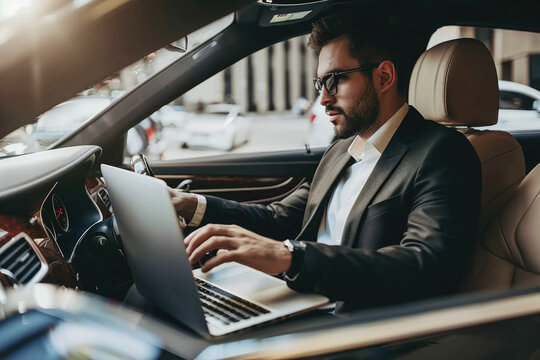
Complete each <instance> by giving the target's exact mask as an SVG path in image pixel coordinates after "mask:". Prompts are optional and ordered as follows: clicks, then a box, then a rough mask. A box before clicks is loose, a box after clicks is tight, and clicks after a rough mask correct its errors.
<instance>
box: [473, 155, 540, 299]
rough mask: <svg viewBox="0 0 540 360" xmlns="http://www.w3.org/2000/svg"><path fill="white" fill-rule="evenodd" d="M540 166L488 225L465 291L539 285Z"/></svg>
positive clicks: (528, 176) (531, 173) (529, 175)
mask: <svg viewBox="0 0 540 360" xmlns="http://www.w3.org/2000/svg"><path fill="white" fill-rule="evenodd" d="M539 223H540V165H537V166H536V167H535V168H534V169H533V170H532V171H531V172H530V173H529V174H528V175H527V177H526V178H525V179H524V180H523V182H522V183H521V184H520V185H519V187H518V188H517V189H516V191H515V192H514V194H513V195H512V196H511V198H510V200H509V201H508V202H507V203H506V204H505V206H504V207H503V208H502V209H501V211H500V212H499V213H498V214H497V215H496V216H495V217H494V218H493V219H492V221H491V222H490V223H489V225H488V226H487V227H486V230H485V232H484V236H483V237H482V241H481V243H480V246H479V247H478V249H477V251H476V254H475V257H474V260H473V268H472V270H471V271H470V273H469V276H468V278H467V280H466V283H465V290H483V289H497V290H504V289H508V288H510V287H513V286H529V285H539V284H540V224H539Z"/></svg>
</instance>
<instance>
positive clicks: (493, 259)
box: [0, 0, 540, 358]
mask: <svg viewBox="0 0 540 360" xmlns="http://www.w3.org/2000/svg"><path fill="white" fill-rule="evenodd" d="M160 3H161V2H160ZM163 3H166V2H163ZM194 3H196V1H195V2H194ZM350 3H354V4H356V5H361V6H365V7H366V8H368V9H369V10H370V11H382V12H387V13H388V14H389V18H391V19H392V21H391V23H392V25H393V26H395V27H396V28H403V29H405V30H406V31H407V32H408V33H409V34H410V36H409V37H408V39H409V43H408V44H407V47H406V48H407V54H406V57H407V58H408V59H409V60H410V68H411V69H412V75H411V78H410V81H409V96H408V102H409V104H410V105H412V106H414V107H415V108H416V109H417V110H418V111H419V112H420V113H421V114H422V115H423V116H424V117H425V118H426V119H428V120H431V121H435V122H438V123H440V124H443V125H445V126H449V127H453V128H456V129H457V130H458V131H460V132H462V133H463V134H464V135H465V136H466V137H467V138H468V139H469V141H470V142H471V144H472V145H473V147H474V148H475V150H476V152H477V154H478V157H479V159H480V161H481V166H482V195H481V216H480V221H479V226H478V233H477V244H475V250H474V256H473V257H472V259H471V266H470V269H469V270H468V271H467V276H466V279H465V281H464V284H463V287H462V291H461V294H455V295H457V296H458V297H459V296H463V294H465V295H467V294H471V293H476V294H478V292H485V293H487V294H489V293H490V292H491V293H493V292H505V291H506V292H508V291H509V290H511V289H521V288H525V287H533V286H537V285H539V284H540V242H539V240H540V239H539V231H538V225H537V223H538V221H539V220H540V196H539V194H540V165H539V164H540V131H536V132H526V133H512V134H510V133H508V132H504V131H493V130H482V127H483V126H489V125H493V124H495V123H496V122H497V116H498V115H497V114H498V107H499V98H498V84H497V80H498V76H497V71H496V67H495V64H494V60H493V55H492V54H491V53H490V52H489V50H488V49H487V48H486V46H485V45H484V44H483V43H482V42H481V41H479V40H476V39H458V40H451V41H447V42H443V43H441V44H439V45H436V46H434V47H432V48H430V49H428V50H425V49H426V45H427V42H428V40H429V37H430V35H431V34H432V33H433V32H434V31H435V30H436V29H437V28H439V27H441V26H443V25H471V26H485V27H493V28H511V29H516V30H527V31H535V32H540V25H538V20H537V16H535V14H538V11H534V10H539V6H538V5H536V4H533V3H532V2H517V3H515V4H510V3H509V2H505V1H495V2H488V1H483V0H482V1H473V2H471V1H457V2H455V3H451V2H448V3H432V2H431V1H427V0H415V1H408V2H398V1H381V2H375V1H352V2H347V1H331V0H329V1H314V2H303V1H296V2H287V1H283V2H281V1H274V2H272V1H269V0H268V1H262V0H261V1H259V2H258V3H254V2H252V1H236V2H231V4H228V5H223V7H222V8H219V9H217V10H215V11H214V13H212V14H211V15H209V17H208V18H206V19H202V20H200V21H199V20H193V22H192V23H189V24H188V23H186V24H184V25H182V26H180V25H178V26H176V27H173V28H171V29H166V28H162V27H159V26H162V25H156V26H158V27H159V29H161V30H160V31H162V32H163V33H161V35H162V36H160V37H159V38H160V42H157V41H152V40H151V39H147V38H145V39H143V41H141V44H139V45H138V48H137V51H133V52H132V53H129V54H124V55H122V57H121V58H119V59H116V60H114V61H113V60H110V63H107V64H103V66H101V67H99V68H100V69H93V70H92V73H91V74H86V75H85V77H84V78H83V79H81V80H80V81H81V82H82V83H85V84H86V85H88V83H91V82H92V81H94V80H96V78H98V77H99V76H105V75H109V74H110V73H111V72H112V71H116V70H117V69H116V68H115V69H114V70H113V68H114V67H118V66H119V65H120V63H122V65H127V64H129V63H130V61H134V60H135V59H136V58H137V56H139V57H140V55H141V54H144V53H145V52H148V51H149V50H154V49H155V46H158V45H159V46H164V45H166V44H167V43H171V42H172V41H173V40H174V39H176V38H177V37H178V36H180V35H185V34H186V33H188V32H189V31H191V30H193V29H196V28H197V27H200V26H201V25H204V21H206V22H208V21H211V20H215V19H216V18H218V17H220V16H223V15H225V14H226V13H228V12H230V11H232V10H236V12H235V19H234V21H233V22H232V24H231V25H230V26H229V27H227V28H226V29H225V30H224V31H222V32H220V33H219V34H217V35H216V36H215V37H213V38H211V39H209V40H208V41H206V42H205V43H203V44H200V45H198V46H197V47H196V48H194V49H192V50H189V51H190V52H189V55H190V56H184V57H182V58H180V59H179V60H178V61H176V62H174V63H172V64H171V65H170V66H167V67H166V68H164V69H163V70H162V71H160V72H159V73H157V74H156V75H154V76H153V77H151V78H150V79H148V80H147V81H145V82H143V83H141V84H139V85H138V86H137V87H135V88H134V89H132V90H131V91H129V92H128V93H127V94H125V95H124V96H123V97H121V98H119V99H118V100H116V101H114V102H113V103H112V104H111V105H110V106H109V107H108V108H106V109H105V110H103V111H102V112H100V113H99V114H97V115H96V116H95V117H94V118H93V119H92V120H91V121H89V122H87V123H85V124H84V125H82V126H81V127H80V128H78V129H77V130H76V131H75V132H73V133H71V134H70V135H68V136H65V137H63V138H62V139H60V140H59V141H57V142H55V143H54V144H53V145H51V146H50V148H49V149H48V150H46V151H41V152H35V153H29V154H24V155H17V156H7V157H3V158H0V172H1V173H2V174H3V176H2V181H1V182H0V285H2V286H3V287H5V288H6V289H8V290H9V291H12V290H14V289H16V288H22V287H23V286H24V287H31V286H32V285H35V284H37V283H50V284H54V285H56V286H60V287H64V288H68V289H76V290H77V291H78V292H79V293H82V294H89V296H90V297H92V296H94V295H99V296H102V297H104V298H106V299H109V301H115V302H121V301H122V300H123V299H124V297H125V295H126V293H127V292H128V290H129V288H130V287H131V286H132V285H133V279H132V275H131V273H130V269H129V267H128V265H127V262H126V260H125V256H124V253H123V245H122V238H121V234H120V233H119V231H118V228H117V225H116V223H115V218H114V209H113V207H112V206H111V202H110V198H109V193H108V190H107V186H106V184H105V182H104V180H103V178H102V176H101V173H100V170H99V169H100V165H101V164H110V165H113V166H118V167H123V168H126V169H127V168H129V164H128V163H126V161H125V154H124V144H125V139H126V132H127V131H128V129H129V128H131V127H132V126H135V125H136V124H138V123H139V122H140V121H141V120H143V119H144V118H146V117H147V116H149V115H150V114H151V113H153V112H154V111H156V110H157V109H159V108H160V107H161V106H163V105H165V104H168V103H169V102H171V101H172V100H173V99H176V98H177V97H178V96H180V95H181V94H183V93H185V92H186V91H188V90H189V89H191V88H193V87H194V86H196V85H197V84H199V83H201V82H202V81H204V80H206V79H207V78H209V77H211V76H212V75H214V74H216V73H217V72H219V71H221V70H223V69H225V68H226V67H228V66H230V65H232V64H234V63H236V62H237V61H238V60H241V59H243V58H244V57H246V56H248V55H250V54H252V53H254V52H256V51H258V50H260V49H262V48H264V47H266V46H269V45H272V44H275V43H277V42H279V41H283V40H286V39H288V38H291V37H294V36H298V35H303V34H306V33H309V32H310V31H311V22H312V21H313V19H315V18H317V17H319V16H323V15H324V14H327V13H330V12H332V11H334V10H335V9H336V8H338V7H347V6H351V4H350ZM161 5H163V4H161ZM161 5H160V7H159V8H160V10H164V6H165V5H163V6H161ZM87 6H90V5H87ZM169 6H171V7H172V9H173V10H180V8H181V6H180V5H170V4H169ZM183 6H184V7H185V8H184V9H183V10H185V9H188V8H190V6H194V8H193V9H194V11H195V10H200V8H197V6H200V5H192V4H191V2H190V3H189V4H184V5H183ZM464 8H465V9H468V11H463V9H464ZM418 9H422V11H418ZM83 10H85V7H84V6H82V7H81V8H80V9H77V10H76V11H83ZM132 10H133V12H134V14H136V15H139V16H142V13H143V12H146V11H148V10H149V7H144V8H141V9H138V10H137V9H135V8H134V9H132ZM165 10H166V8H165ZM139 12H140V13H139ZM293 12H294V13H301V12H307V15H305V16H304V17H302V18H299V19H297V20H291V21H288V22H283V23H279V24H276V23H275V22H273V21H272V19H274V18H275V16H277V15H280V14H284V13H293ZM128 14H129V12H128ZM425 14H429V16H425ZM152 19H153V20H152V23H154V22H157V21H158V19H154V18H152ZM60 20H61V19H60ZM111 21H112V20H111ZM92 26H96V25H95V24H94V23H93V24H92ZM111 26H112V25H111ZM89 27H90V26H89ZM188 28H189V29H188ZM405 30H404V31H405ZM119 36H126V38H127V35H126V34H120V35H119ZM175 36H176V37H175ZM156 37H158V36H157V35H156ZM120 43H121V44H122V45H121V46H120V47H119V49H120V50H123V49H124V46H127V45H126V44H124V42H122V41H120ZM238 44H241V46H239V45H238ZM68 45H69V44H65V46H68ZM2 46H3V45H2V44H0V48H2ZM58 46H63V45H58ZM119 49H114V52H116V51H117V50H119ZM21 51H22V50H21ZM28 51H29V52H30V53H31V52H32V51H31V49H30V50H28ZM85 51H87V50H84V51H83V52H85ZM111 52H113V49H111ZM21 54H22V53H21ZM15 55H16V54H15ZM15 55H13V56H15ZM21 56H22V55H21ZM51 56H53V55H51ZM1 63H2V62H1V61H0V64H1ZM13 66H14V65H13ZM6 69H7V70H9V68H8V67H6V68H5V69H3V70H2V69H1V68H0V74H2V73H3V71H7V70H6ZM98 70H101V73H100V72H99V71H98ZM21 71H22V70H21ZM14 74H15V73H14ZM68 74H70V75H69V76H74V75H73V72H68ZM13 78H14V79H15V80H13V81H19V78H17V77H16V76H15V75H14V76H13ZM10 79H11V78H10ZM9 81H12V80H9ZM9 81H6V83H8V82H9ZM62 81H63V82H68V80H67V78H65V77H64V76H62ZM4 86H8V85H6V84H4ZM77 86H79V87H80V86H81V85H75V84H74V85H73V86H68V87H66V89H65V90H64V91H63V92H60V93H58V94H54V95H51V99H48V100H47V101H45V100H40V101H39V104H38V105H36V106H35V107H32V108H28V109H26V110H24V111H22V112H21V114H18V115H17V116H16V118H17V119H21V118H24V116H27V118H35V116H37V114H39V113H40V112H42V111H44V110H46V109H47V108H49V107H51V106H53V103H54V102H55V101H56V103H58V102H59V101H61V100H66V99H65V98H67V97H68V96H69V95H72V92H73V91H75V89H77ZM0 89H2V93H4V92H6V91H5V88H3V86H1V87H0ZM28 91H30V90H28ZM19 96H20V94H19ZM62 96H63V97H64V98H62V99H60V98H59V97H62ZM30 97H31V98H34V96H29V98H30ZM12 101H13V98H11V97H10V98H7V99H4V101H2V100H0V104H3V103H4V102H6V103H9V102H12ZM15 102H17V103H18V102H19V100H16V101H15ZM6 109H7V110H3V112H2V114H3V115H4V116H8V117H9V115H10V114H13V113H15V112H16V111H15V110H14V108H12V107H9V106H7V107H6ZM14 118H15V117H14ZM25 121H26V122H28V121H31V120H27V119H24V120H10V122H9V124H8V125H7V126H6V128H7V129H8V130H9V131H7V130H6V134H7V133H9V132H10V131H11V130H13V128H14V125H13V124H14V123H16V122H17V123H21V124H22V123H23V122H25ZM2 135H4V133H2ZM324 151H325V149H324V148H312V149H309V148H308V149H295V150H287V151H272V152H264V153H262V152H261V153H248V154H242V153H231V154H226V155H218V156H207V157H200V158H194V159H181V160H170V161H155V162H149V163H146V161H145V160H144V159H143V160H144V161H141V162H142V163H144V164H145V166H146V167H145V168H144V171H146V172H148V173H153V174H154V175H155V177H157V178H159V179H162V180H164V181H165V182H166V183H167V184H168V185H169V186H170V187H172V188H184V189H185V188H186V187H187V189H188V191H191V192H195V193H197V194H201V195H205V194H206V195H214V196H219V197H223V198H227V199H231V200H236V201H240V202H246V203H258V204H269V203H271V202H273V201H278V200H280V199H282V198H284V197H286V196H287V195H288V194H290V193H291V192H293V191H294V190H295V189H296V188H298V187H299V186H300V185H301V184H302V183H303V182H305V181H310V180H311V178H312V177H313V174H314V172H315V170H316V168H317V165H318V162H319V160H320V158H321V157H322V155H323V153H324ZM135 196H136V194H135ZM0 290H1V289H0ZM9 291H8V293H9ZM0 295H2V294H1V291H0ZM51 299H53V298H51ZM51 301H52V300H51ZM459 301H465V302H466V300H459ZM459 301H458V302H459ZM0 305H2V296H0ZM413 305H414V304H413ZM49 306H54V304H53V305H49ZM437 306H438V305H433V308H436V307H437ZM440 306H441V307H444V306H447V305H440ZM429 308H430V306H429V305H428V306H425V307H423V309H429ZM14 309H15V307H13V310H12V311H13V312H15V311H16V310H14ZM415 309H416V310H410V309H409V310H404V312H405V313H407V312H409V313H415V312H421V311H423V310H422V306H420V307H419V308H415ZM122 311H123V310H121V311H120V312H122ZM139 311H144V310H139ZM376 311H379V312H374V313H372V314H370V315H369V316H371V317H370V319H379V318H384V319H387V318H392V317H393V316H395V312H392V311H388V312H386V313H385V312H384V311H385V310H384V309H383V310H376ZM381 311H382V312H383V313H382V315H381ZM398 313H399V312H398ZM374 314H376V315H374ZM0 315H2V311H0ZM129 316H132V315H129ZM363 316H366V314H363ZM0 319H1V316H0ZM164 319H165V321H171V319H167V317H166V316H165V317H164ZM365 319H366V318H364V320H363V321H367V320H365ZM162 320H163V319H162ZM309 321H312V322H309ZM343 321H345V320H343ZM347 321H348V320H347ZM478 321H479V323H481V321H480V320H478ZM486 321H488V320H486ZM134 322H135V320H134ZM1 323H2V321H0V324H1ZM149 323H151V324H153V323H152V322H151V321H150V322H149ZM321 324H323V325H321ZM330 324H331V323H328V322H321V323H319V322H317V320H316V319H315V320H313V319H311V320H310V319H308V321H307V322H303V323H301V325H298V326H297V327H295V326H294V325H290V326H288V325H287V323H285V325H283V326H281V327H280V326H279V325H278V326H276V328H275V329H276V330H275V331H274V332H272V335H284V334H287V333H290V332H292V331H293V330H294V331H297V330H298V329H300V330H303V331H308V330H309V329H310V328H311V327H313V328H315V327H317V326H332V325H330ZM332 324H333V323H332ZM347 324H349V323H347ZM169 325H170V326H173V327H174V328H177V327H179V325H178V324H175V323H174V322H172V323H169ZM160 326H161V325H151V327H152V328H153V329H156V328H159V327H160ZM180 327H181V326H180ZM0 329H1V326H0ZM156 331H158V330H156ZM159 331H160V334H163V331H165V330H159ZM184 331H185V330H184ZM403 331H404V332H406V330H405V329H404V330H403ZM0 333H1V331H0ZM253 334H257V336H259V337H260V338H264V337H265V336H266V335H265V333H264V332H262V331H259V332H253V333H252V334H250V333H247V334H242V335H239V337H238V339H240V338H242V339H246V338H249V337H250V336H253ZM418 334H419V335H418V336H421V335H422V334H429V332H426V333H418ZM27 335H28V334H27ZM25 336H26V335H25ZM173 338H174V337H173ZM396 339H400V338H399V337H396ZM235 340H236V339H235ZM189 341H194V343H193V344H195V345H193V346H195V349H196V350H193V349H191V350H190V352H189V353H188V354H187V355H186V354H184V357H188V358H190V357H195V356H196V355H197V354H198V352H199V351H201V349H204V348H205V347H206V346H208V345H209V343H207V342H204V341H201V342H200V343H199V342H197V341H196V340H193V338H189ZM261 341H262V340H261ZM275 341H277V340H275ZM340 341H341V340H340V339H336V343H335V344H334V345H335V346H334V347H329V348H328V349H326V350H321V351H322V352H321V354H322V353H327V354H328V353H335V352H336V351H342V349H343V348H347V349H350V348H354V346H355V345H354V344H353V345H350V344H349V345H346V346H345V345H344V347H343V348H341V347H339V346H338V344H339V342H340ZM343 341H345V340H343ZM384 341H386V342H389V341H392V340H391V339H390V340H389V339H388V338H385V340H380V342H384ZM165 342H166V343H167V344H168V343H169V342H174V340H170V339H169V340H166V341H165ZM223 343H226V341H223ZM369 344H377V341H375V340H374V342H372V343H369ZM185 346H187V345H185ZM249 346H250V345H249V344H247V345H246V349H249ZM321 346H322V347H321V349H324V346H323V345H321ZM347 346H348V347H347ZM5 349H6V348H3V347H2V346H0V357H1V355H2V351H7V350H5ZM224 349H225V348H219V349H218V350H219V351H224ZM10 351H11V350H10ZM171 351H172V350H171ZM231 351H232V350H231ZM231 353H232V354H233V355H234V354H236V355H237V356H239V353H234V351H232V352H231ZM215 354H216V353H213V352H208V353H207V355H206V356H207V358H212V357H213V356H214V355H215ZM276 354H278V355H279V354H281V355H283V353H279V352H278V353H276ZM308 354H309V353H308ZM259 355H260V353H259ZM288 355H291V356H292V355H294V354H293V353H289V354H288ZM315 355H316V354H315ZM294 356H296V355H294ZM304 356H306V353H302V352H301V353H299V354H298V357H304ZM218 357H221V356H218ZM223 357H225V356H223ZM232 357H234V356H232ZM255 357H256V356H255ZM277 357H279V356H277ZM282 357H283V356H282ZM286 357H287V356H286ZM201 358H204V357H201Z"/></svg>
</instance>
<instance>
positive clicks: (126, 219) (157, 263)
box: [101, 165, 208, 336]
mask: <svg viewBox="0 0 540 360" xmlns="http://www.w3.org/2000/svg"><path fill="white" fill-rule="evenodd" d="M101 171H102V173H103V176H104V178H105V181H106V185H107V188H108V189H109V193H110V198H111V202H112V206H113V210H114V214H115V217H116V221H117V222H118V228H119V230H120V234H121V237H122V243H123V245H124V248H125V250H126V258H127V262H128V264H129V267H130V269H131V272H132V274H133V278H134V280H135V283H136V284H137V290H138V291H139V292H140V293H141V295H143V296H144V297H145V298H146V299H147V300H149V301H151V302H152V303H154V304H155V305H157V306H158V307H160V308H161V309H163V310H164V311H166V312H167V313H169V314H170V315H171V316H173V317H174V318H176V319H177V320H179V321H180V322H182V323H183V324H185V325H187V326H189V327H190V328H192V329H193V330H195V331H196V332H198V333H199V334H202V335H205V336H207V335H208V328H207V325H206V321H205V319H204V314H203V310H202V307H201V303H200V300H199V295H198V294H197V290H196V287H195V283H194V279H193V275H192V269H191V265H190V263H189V261H188V258H187V254H186V251H185V247H184V244H183V239H184V236H183V233H182V230H181V229H180V226H179V224H178V219H177V216H176V212H175V210H174V207H173V205H172V203H171V201H170V197H169V193H168V190H167V187H166V185H165V182H164V181H162V180H159V179H156V178H152V177H149V176H145V175H139V174H135V173H133V172H131V171H126V170H122V169H119V168H115V167H112V166H108V165H101Z"/></svg>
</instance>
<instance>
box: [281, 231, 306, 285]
mask: <svg viewBox="0 0 540 360" xmlns="http://www.w3.org/2000/svg"><path fill="white" fill-rule="evenodd" d="M283 245H285V247H286V248H287V249H289V251H290V252H291V255H292V261H291V266H290V267H289V270H287V271H286V272H285V273H284V274H283V275H284V276H285V279H287V280H289V281H294V280H296V278H297V277H298V274H299V273H300V269H301V268H302V263H303V262H304V252H305V251H306V244H305V243H304V242H303V241H297V240H289V239H287V240H285V241H284V242H283Z"/></svg>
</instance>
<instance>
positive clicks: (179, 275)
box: [101, 165, 329, 337]
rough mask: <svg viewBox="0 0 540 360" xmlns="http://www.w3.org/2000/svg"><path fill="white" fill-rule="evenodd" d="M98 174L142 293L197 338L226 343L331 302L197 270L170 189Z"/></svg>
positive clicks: (234, 272) (115, 173) (256, 278)
mask: <svg viewBox="0 0 540 360" xmlns="http://www.w3.org/2000/svg"><path fill="white" fill-rule="evenodd" d="M101 171H102V173H103V176H104V178H105V183H106V186H107V188H108V190H109V195H110V199H111V203H112V206H113V210H114V214H115V217H116V221H117V223H118V228H119V231H120V235H121V236H122V243H123V245H124V248H125V252H126V254H125V255H126V259H127V262H128V264H129V267H130V269H131V271H132V274H133V278H134V281H135V284H136V286H137V289H138V290H139V292H140V293H141V295H142V296H144V297H145V298H146V299H147V300H149V301H150V302H152V303H153V304H154V305H156V306H157V307H159V308H160V309H162V310H163V311H165V312H166V313H168V314H169V315H171V316H172V317H174V318H175V319H177V320H178V321H180V322H181V323H183V324H184V325H186V326H188V327H190V328H191V329H192V330H194V331H195V332H197V333H198V334H200V335H202V336H205V337H214V336H223V335H227V334H230V333H233V332H236V331H239V330H243V329H246V328H248V327H251V326H254V325H259V324H262V323H267V322H272V321H275V320H277V319H281V318H284V317H289V316H292V315H296V314H300V313H303V312H306V311H309V310H313V309H316V308H318V307H321V306H323V305H325V304H327V303H328V302H329V300H328V298H326V297H324V296H321V295H317V294H300V293H297V292H295V291H293V290H291V289H289V287H287V284H286V283H285V281H283V280H280V279H277V278H275V277H273V276H270V275H267V274H265V273H262V272H260V271H257V270H254V269H252V268H249V267H247V266H243V265H241V264H238V263H226V264H222V265H219V266H217V267H216V268H214V269H212V270H211V271H209V272H207V273H203V272H201V271H200V270H199V269H197V270H193V269H192V267H191V264H190V263H189V261H188V256H187V254H186V250H185V246H184V243H183V239H184V236H183V232H182V230H181V228H180V226H179V223H178V217H177V215H176V211H175V210H174V207H173V205H172V203H171V200H170V197H169V193H168V191H167V186H166V184H165V182H164V181H162V180H159V179H156V178H153V177H150V176H145V175H139V174H136V173H134V172H131V171H126V170H123V169H119V168H115V167H112V166H108V165H101Z"/></svg>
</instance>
